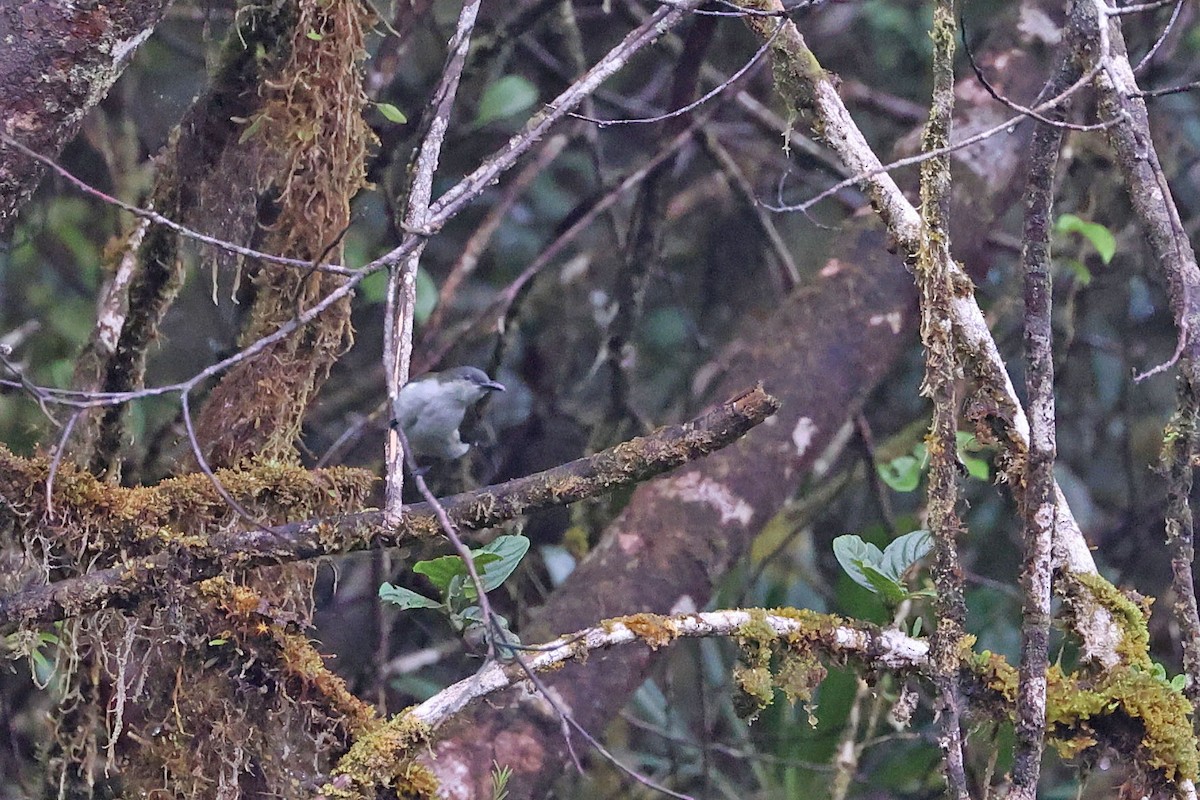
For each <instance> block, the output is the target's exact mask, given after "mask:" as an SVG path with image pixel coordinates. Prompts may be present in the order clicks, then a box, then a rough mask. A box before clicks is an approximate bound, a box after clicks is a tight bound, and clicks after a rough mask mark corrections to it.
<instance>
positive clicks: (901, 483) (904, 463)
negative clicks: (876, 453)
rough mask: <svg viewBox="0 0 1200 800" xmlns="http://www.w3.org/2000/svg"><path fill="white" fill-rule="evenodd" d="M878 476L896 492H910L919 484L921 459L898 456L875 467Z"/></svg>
mask: <svg viewBox="0 0 1200 800" xmlns="http://www.w3.org/2000/svg"><path fill="white" fill-rule="evenodd" d="M876 470H877V471H878V472H879V478H880V480H882V481H883V482H884V483H886V484H887V485H888V486H890V487H891V488H892V489H894V490H895V491H897V492H911V491H914V490H916V488H917V487H918V486H920V485H921V460H920V459H919V458H916V457H915V456H900V457H899V458H893V459H892V460H891V461H888V462H887V463H885V464H880V465H879V466H877V467H876Z"/></svg>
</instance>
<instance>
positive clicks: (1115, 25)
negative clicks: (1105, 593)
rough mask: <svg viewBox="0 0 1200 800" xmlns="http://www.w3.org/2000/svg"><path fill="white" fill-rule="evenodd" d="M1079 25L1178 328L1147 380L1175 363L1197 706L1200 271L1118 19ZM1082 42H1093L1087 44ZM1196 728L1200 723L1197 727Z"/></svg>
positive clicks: (1178, 488) (1179, 576) (1104, 12)
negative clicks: (1194, 501)
mask: <svg viewBox="0 0 1200 800" xmlns="http://www.w3.org/2000/svg"><path fill="white" fill-rule="evenodd" d="M1079 6H1080V8H1079V9H1078V10H1077V12H1074V13H1073V14H1072V16H1073V17H1078V22H1077V23H1076V24H1079V25H1086V26H1088V27H1087V28H1086V30H1087V31H1088V32H1089V33H1090V34H1091V37H1092V40H1093V42H1095V43H1097V44H1098V45H1099V46H1098V47H1093V48H1092V50H1091V52H1098V55H1097V57H1098V58H1099V59H1100V64H1101V66H1102V67H1103V69H1101V70H1100V71H1099V72H1098V73H1097V75H1096V79H1095V81H1094V83H1095V88H1096V93H1097V97H1098V99H1099V107H1100V113H1101V115H1102V116H1103V117H1104V118H1112V119H1116V120H1117V122H1116V124H1114V125H1112V126H1110V127H1108V128H1107V129H1106V134H1107V136H1108V142H1109V145H1110V146H1111V147H1112V149H1113V152H1114V154H1115V155H1116V163H1117V168H1118V169H1119V170H1120V172H1121V177H1122V179H1123V180H1124V182H1125V185H1126V187H1127V189H1128V191H1129V198H1130V200H1131V201H1132V205H1133V210H1134V213H1135V214H1136V215H1137V218H1138V222H1139V223H1140V224H1141V227H1142V230H1143V233H1144V234H1145V236H1146V239H1147V242H1148V243H1149V245H1150V249H1151V251H1152V252H1153V253H1154V261H1155V263H1156V264H1157V265H1158V267H1159V269H1161V270H1162V272H1163V277H1164V278H1165V279H1166V282H1167V288H1168V292H1169V295H1170V298H1171V310H1172V312H1173V314H1174V316H1175V325H1176V328H1177V329H1178V336H1179V340H1178V344H1177V346H1176V350H1175V355H1174V356H1172V358H1171V360H1170V361H1168V362H1167V363H1166V364H1164V365H1162V366H1160V367H1156V368H1154V369H1152V370H1150V371H1149V372H1147V373H1146V375H1151V374H1153V373H1155V372H1158V371H1160V370H1161V369H1165V368H1166V367H1168V366H1171V365H1172V364H1173V363H1174V362H1175V361H1176V360H1178V361H1179V371H1180V376H1179V405H1178V408H1177V410H1176V412H1175V414H1174V416H1173V417H1172V419H1171V422H1170V423H1169V424H1168V425H1167V429H1166V431H1165V432H1164V436H1163V453H1162V461H1161V464H1162V470H1163V472H1164V473H1165V475H1166V476H1167V479H1168V499H1167V516H1166V531H1167V544H1168V547H1169V548H1170V551H1171V573H1172V581H1173V584H1174V589H1175V592H1176V596H1177V598H1178V599H1177V601H1176V603H1175V605H1174V607H1173V609H1172V610H1173V611H1174V613H1175V617H1176V619H1177V621H1178V623H1179V628H1180V631H1181V632H1182V643H1183V663H1184V669H1185V671H1186V672H1187V675H1188V687H1187V695H1188V698H1189V699H1190V700H1191V701H1192V705H1193V707H1200V706H1198V703H1200V613H1198V612H1197V607H1196V591H1195V582H1194V576H1193V570H1192V559H1193V556H1194V551H1193V546H1192V510H1191V507H1190V505H1189V494H1190V492H1191V487H1192V469H1193V467H1194V463H1193V459H1194V458H1195V454H1196V452H1197V447H1198V442H1197V431H1196V423H1197V414H1198V411H1197V395H1198V394H1200V337H1197V335H1196V333H1197V330H1200V303H1198V301H1200V267H1198V266H1197V263H1196V253H1195V251H1194V250H1193V249H1192V245H1191V242H1190V240H1189V238H1188V235H1187V231H1186V230H1185V229H1184V227H1183V222H1182V221H1181V219H1180V216H1179V210H1178V208H1177V207H1176V205H1175V200H1174V197H1173V196H1172V194H1171V187H1170V186H1169V185H1168V184H1167V179H1166V176H1165V175H1164V174H1163V171H1162V165H1161V164H1160V162H1159V159H1158V152H1157V150H1156V149H1155V147H1154V140H1153V139H1152V138H1151V136H1150V124H1149V117H1148V115H1147V112H1146V103H1145V100H1143V99H1142V96H1141V91H1140V89H1139V87H1138V85H1137V81H1136V79H1135V77H1134V72H1133V67H1132V66H1131V65H1130V63H1129V56H1128V53H1127V51H1126V49H1125V40H1124V37H1123V35H1122V32H1121V26H1120V24H1119V20H1120V17H1119V16H1117V15H1115V14H1114V13H1113V12H1112V11H1111V10H1110V9H1109V7H1108V6H1107V4H1105V3H1104V2H1103V0H1092V2H1086V3H1084V2H1081V3H1080V4H1079ZM1087 44H1092V42H1088V43H1087ZM1196 724H1197V730H1200V721H1198V722H1197V723H1196Z"/></svg>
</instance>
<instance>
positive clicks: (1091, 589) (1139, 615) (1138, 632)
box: [1068, 573, 1154, 669]
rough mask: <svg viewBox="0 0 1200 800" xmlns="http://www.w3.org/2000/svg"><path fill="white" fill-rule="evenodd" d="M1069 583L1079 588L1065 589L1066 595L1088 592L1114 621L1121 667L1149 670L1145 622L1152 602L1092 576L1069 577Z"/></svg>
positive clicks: (1147, 630)
mask: <svg viewBox="0 0 1200 800" xmlns="http://www.w3.org/2000/svg"><path fill="white" fill-rule="evenodd" d="M1070 580H1071V582H1073V583H1076V584H1078V586H1075V587H1072V586H1068V592H1071V591H1086V592H1088V593H1089V595H1090V596H1091V599H1092V600H1093V602H1095V603H1098V604H1099V605H1101V606H1103V607H1104V608H1106V609H1108V610H1109V611H1110V612H1111V613H1112V615H1113V619H1114V620H1115V621H1116V622H1117V624H1118V625H1120V626H1121V641H1120V642H1119V643H1118V644H1117V655H1118V656H1120V658H1121V661H1122V663H1124V664H1128V665H1130V666H1136V667H1141V668H1143V669H1150V668H1151V661H1150V631H1149V629H1148V628H1147V625H1146V619H1147V617H1149V615H1150V605H1151V604H1152V603H1153V602H1154V598H1152V597H1143V596H1141V595H1137V596H1135V597H1130V596H1129V595H1127V594H1125V593H1124V592H1122V591H1121V590H1120V589H1118V588H1117V587H1116V586H1114V585H1113V584H1112V583H1111V582H1109V581H1108V580H1106V579H1105V578H1104V577H1103V576H1101V575H1099V574H1095V573H1093V574H1076V575H1072V576H1071V579H1070Z"/></svg>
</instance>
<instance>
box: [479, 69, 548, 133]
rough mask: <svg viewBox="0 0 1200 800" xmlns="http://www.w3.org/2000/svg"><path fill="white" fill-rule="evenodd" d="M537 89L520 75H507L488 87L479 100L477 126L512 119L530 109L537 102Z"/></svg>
mask: <svg viewBox="0 0 1200 800" xmlns="http://www.w3.org/2000/svg"><path fill="white" fill-rule="evenodd" d="M537 99H538V91H537V87H536V86H534V85H533V84H532V83H530V82H529V81H528V80H526V79H525V78H522V77H521V76H520V75H505V76H504V77H503V78H501V79H500V80H498V81H496V82H495V83H493V84H492V85H490V86H488V87H487V88H486V89H484V91H483V97H482V98H480V100H479V111H478V113H477V114H476V115H475V124H476V125H486V124H487V123H489V122H491V121H493V120H497V119H504V118H505V117H511V116H513V115H514V114H519V113H521V112H522V111H525V110H527V109H529V108H530V107H531V106H532V105H533V104H534V103H536V102H537Z"/></svg>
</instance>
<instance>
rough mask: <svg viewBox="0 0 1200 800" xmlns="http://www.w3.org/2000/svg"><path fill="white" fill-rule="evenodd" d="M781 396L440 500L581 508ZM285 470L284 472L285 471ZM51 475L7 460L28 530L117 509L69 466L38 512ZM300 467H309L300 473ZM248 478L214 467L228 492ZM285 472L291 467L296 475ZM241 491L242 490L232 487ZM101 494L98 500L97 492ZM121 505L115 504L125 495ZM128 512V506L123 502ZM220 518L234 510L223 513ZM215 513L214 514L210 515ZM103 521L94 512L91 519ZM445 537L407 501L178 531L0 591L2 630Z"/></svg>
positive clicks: (734, 403)
mask: <svg viewBox="0 0 1200 800" xmlns="http://www.w3.org/2000/svg"><path fill="white" fill-rule="evenodd" d="M778 408H779V401H778V400H776V399H775V398H774V397H772V396H770V395H769V394H767V393H766V392H765V391H763V390H762V387H756V388H754V389H751V390H749V391H746V392H743V393H742V394H740V395H738V396H737V397H734V398H732V399H730V400H729V401H727V402H725V403H723V404H721V405H719V406H716V407H714V408H713V409H711V410H710V411H708V412H707V413H705V414H702V415H701V416H699V417H697V418H696V419H694V420H692V421H691V422H687V423H683V424H679V425H670V426H667V427H664V428H660V429H659V430H658V431H656V432H654V433H652V434H650V435H648V436H641V437H637V438H635V439H631V440H629V441H626V442H622V443H621V444H619V445H617V446H615V447H612V448H609V449H608V450H604V451H602V452H600V453H596V454H595V455H592V456H588V457H586V458H580V459H577V460H575V461H572V462H569V463H567V464H563V465H561V466H558V467H554V468H553V469H549V470H545V471H544V472H539V473H536V474H534V475H530V476H527V477H524V478H517V479H515V480H511V481H507V482H505V483H502V484H497V485H495V486H488V487H484V488H482V489H478V490H476V491H472V492H466V493H463V494H457V495H453V496H451V497H448V498H445V499H444V500H442V501H441V504H442V506H443V507H444V508H445V509H446V512H447V513H448V514H449V516H450V518H451V520H453V522H454V524H455V525H456V526H458V528H459V529H461V530H466V531H471V530H479V529H481V528H486V527H489V526H493V525H496V524H498V523H500V522H503V521H504V520H508V519H512V518H514V517H516V516H518V515H520V514H524V513H526V512H528V511H532V510H536V509H539V508H548V507H551V506H557V505H564V504H566V503H573V502H576V501H578V500H582V499H584V498H587V497H594V496H596V495H600V494H605V493H607V492H611V491H613V490H614V489H617V488H620V487H623V486H629V485H632V484H636V483H640V482H642V481H646V480H648V479H650V478H652V477H654V476H656V475H659V474H661V473H663V472H666V471H667V470H670V469H674V468H675V467H678V466H680V465H682V464H685V463H687V462H689V461H692V460H694V459H697V458H700V457H702V456H705V455H707V454H709V453H711V452H713V451H715V450H719V449H720V448H722V447H725V446H727V445H729V444H731V443H733V442H734V441H736V440H737V439H739V438H740V437H741V436H743V435H744V434H745V433H747V432H748V431H749V430H750V429H751V428H753V427H754V426H755V425H758V424H759V423H761V422H762V421H763V420H765V419H766V418H767V417H769V416H771V415H772V414H773V413H775V411H776V410H777V409H778ZM280 469H282V468H280ZM47 472H48V464H47V463H46V462H45V460H44V459H42V460H39V461H37V462H30V461H27V460H25V459H20V458H17V457H15V456H12V455H11V454H7V455H6V456H5V457H3V458H0V495H2V496H3V498H4V500H5V502H6V503H7V504H8V505H9V507H10V508H12V509H15V510H17V511H18V513H19V514H20V515H21V516H20V518H21V519H23V520H28V521H30V524H31V526H32V529H31V530H27V531H25V532H24V534H25V535H26V536H27V537H28V536H32V535H35V534H40V535H43V536H46V537H48V538H54V537H57V536H58V535H59V534H58V529H59V528H62V529H70V528H71V526H72V525H74V524H77V523H78V522H79V520H80V515H81V514H83V513H84V512H87V513H91V514H96V513H98V512H100V511H104V510H106V509H107V510H111V509H112V508H113V506H110V505H107V504H108V503H110V502H112V500H111V498H109V495H105V496H104V497H105V498H109V499H107V500H104V503H105V504H104V505H101V506H99V507H98V508H92V507H85V506H81V505H80V504H79V503H80V500H81V499H82V500H84V501H85V502H86V501H87V499H88V498H89V497H93V496H92V495H90V494H89V489H90V488H97V487H99V484H97V483H96V481H95V479H94V478H91V477H90V476H88V475H84V474H80V473H78V472H69V471H64V472H63V473H61V474H60V475H59V477H58V479H57V483H56V487H57V488H56V491H55V497H54V507H55V508H56V509H57V510H58V513H59V514H60V516H59V518H58V520H59V522H58V524H57V525H55V526H51V525H48V524H42V523H38V522H36V521H37V520H40V519H42V514H41V512H42V511H43V510H44V509H42V507H41V504H42V503H43V500H42V497H43V493H42V491H41V489H42V487H41V485H40V484H39V481H44V480H45V477H46V473H47ZM301 472H302V471H301ZM242 474H243V473H240V472H236V471H226V472H221V473H218V475H219V477H220V478H221V480H222V482H223V483H225V485H226V486H227V487H230V486H231V483H233V482H234V480H236V478H237V477H238V476H239V475H242ZM288 474H291V473H290V471H289V472H288ZM190 478H191V479H192V480H193V482H194V484H195V485H194V486H191V490H192V491H193V492H194V493H195V497H194V501H195V503H196V504H197V506H198V507H201V508H205V509H209V510H210V512H212V510H213V509H214V507H215V505H216V504H218V503H219V499H218V498H217V497H216V494H215V491H214V490H213V489H212V487H211V485H210V484H208V481H207V479H205V478H204V477H203V476H200V475H196V476H190ZM103 488H104V489H105V490H106V491H108V492H111V493H116V495H115V496H117V497H120V496H121V494H120V493H130V494H132V493H136V492H146V491H149V490H146V489H118V488H116V487H103ZM233 494H234V496H235V497H238V492H236V491H235V492H233ZM93 499H100V498H96V497H93ZM117 502H119V500H118V501H117ZM118 507H120V506H118ZM220 512H221V515H222V517H224V516H225V515H228V514H230V512H229V511H228V509H225V508H221V509H220ZM214 513H215V512H214ZM95 521H96V518H94V517H93V518H92V519H91V522H92V523H94V522H95ZM126 523H127V524H130V525H132V526H133V529H132V530H131V531H129V532H128V534H127V535H126V536H125V537H124V538H125V540H127V541H133V540H140V541H142V542H161V541H162V538H161V537H162V528H161V524H162V521H161V520H158V519H157V518H153V519H152V520H151V522H150V524H148V525H147V526H146V527H145V528H140V527H138V519H137V518H136V517H135V518H134V519H132V520H127V521H126ZM439 533H440V528H439V526H438V522H437V518H436V516H435V515H434V513H433V511H432V510H431V509H430V508H429V507H428V506H427V505H426V504H424V503H419V504H416V505H412V506H408V507H407V508H405V510H404V518H403V520H402V522H401V524H400V525H398V526H394V527H388V526H386V525H385V524H384V514H383V512H381V511H363V512H359V513H346V514H340V515H333V514H330V515H322V516H317V517H314V518H312V519H308V520H305V521H303V522H293V523H289V524H284V525H277V526H275V527H264V528H261V529H252V530H239V531H233V532H229V533H220V534H216V535H206V534H205V533H204V532H203V531H201V532H197V533H195V535H191V536H188V537H186V538H185V537H179V536H175V537H172V538H171V539H170V540H169V542H168V544H169V546H168V547H167V548H166V549H164V550H162V551H161V552H154V553H149V554H147V555H144V556H142V557H135V558H129V559H126V560H122V561H121V562H120V563H117V564H115V565H114V566H112V567H110V568H107V569H99V570H96V571H94V572H89V573H88V574H86V575H81V576H79V577H74V578H68V579H66V580H62V581H59V582H57V583H52V584H49V585H46V586H38V587H34V588H30V589H24V590H22V591H18V592H15V593H13V594H10V595H8V596H6V597H0V635H3V634H6V633H10V632H12V631H13V630H15V629H17V628H19V627H23V626H30V625H35V624H38V623H47V622H52V621H54V620H58V619H62V618H65V617H71V616H76V615H79V614H85V613H89V612H92V611H98V610H100V609H104V608H128V607H132V606H133V605H136V604H137V603H138V602H140V601H142V600H144V599H146V598H148V597H151V596H153V595H154V594H155V593H156V592H158V591H161V590H162V587H163V585H164V583H170V582H182V583H190V582H195V581H199V580H203V579H205V578H211V577H214V576H216V575H219V574H222V573H226V572H228V571H229V570H243V569H249V568H253V567H258V566H265V565H269V564H281V563H287V562H291V561H298V560H303V559H312V558H319V557H321V556H329V555H336V554H341V553H347V552H351V551H355V550H365V549H369V548H374V547H393V546H396V545H398V544H400V543H401V542H404V541H406V540H409V539H413V538H428V537H433V536H437V535H439Z"/></svg>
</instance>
